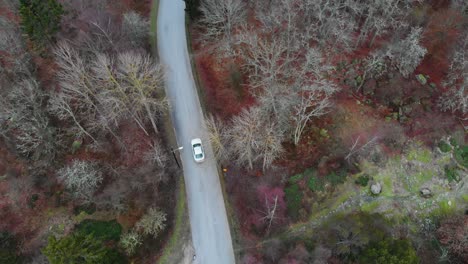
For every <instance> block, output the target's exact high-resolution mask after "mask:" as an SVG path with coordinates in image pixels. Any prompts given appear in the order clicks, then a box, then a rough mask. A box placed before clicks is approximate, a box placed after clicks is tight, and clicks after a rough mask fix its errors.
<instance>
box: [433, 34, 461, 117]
mask: <svg viewBox="0 0 468 264" xmlns="http://www.w3.org/2000/svg"><path fill="white" fill-rule="evenodd" d="M467 50H468V34H465V36H463V37H462V38H461V39H460V41H459V43H458V45H457V46H456V50H455V52H454V54H453V56H452V61H451V63H450V72H449V74H448V76H447V79H446V80H445V82H444V85H445V86H446V87H447V88H448V91H447V92H446V94H444V95H443V96H442V97H441V98H440V99H439V107H440V108H441V109H442V110H444V111H452V112H456V111H459V112H460V113H462V114H463V115H466V113H468V89H467V85H468V58H467V55H468V53H467Z"/></svg>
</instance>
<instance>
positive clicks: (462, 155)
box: [453, 145, 468, 168]
mask: <svg viewBox="0 0 468 264" xmlns="http://www.w3.org/2000/svg"><path fill="white" fill-rule="evenodd" d="M453 154H454V156H455V159H456V160H457V161H458V162H459V163H460V164H461V165H462V166H463V167H465V168H468V145H466V146H457V147H455V149H454V151H453Z"/></svg>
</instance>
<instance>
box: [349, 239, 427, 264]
mask: <svg viewBox="0 0 468 264" xmlns="http://www.w3.org/2000/svg"><path fill="white" fill-rule="evenodd" d="M358 263H361V264H371V263H386V264H417V263H419V259H418V256H417V255H416V251H415V250H414V248H413V246H412V245H411V243H410V242H409V241H408V240H404V239H398V240H390V239H385V240H382V241H380V242H377V243H371V244H370V245H369V246H368V247H367V248H366V249H364V250H363V252H361V254H360V255H359V257H358Z"/></svg>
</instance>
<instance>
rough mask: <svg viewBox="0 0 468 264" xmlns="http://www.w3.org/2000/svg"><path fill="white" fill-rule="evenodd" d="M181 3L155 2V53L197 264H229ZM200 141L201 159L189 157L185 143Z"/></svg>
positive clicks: (231, 254) (230, 250) (229, 249)
mask: <svg viewBox="0 0 468 264" xmlns="http://www.w3.org/2000/svg"><path fill="white" fill-rule="evenodd" d="M184 7H185V4H184V2H183V1H182V0H159V14H158V32H157V33H158V49H159V55H160V58H161V61H162V63H163V64H165V66H166V67H167V76H166V93H167V96H168V98H169V100H170V102H171V106H172V120H173V123H174V127H175V131H176V136H177V141H178V142H179V145H180V146H183V147H184V149H183V150H182V151H181V153H180V154H181V159H182V166H183V168H184V177H185V182H186V188H187V199H188V207H189V214H190V225H191V230H192V238H193V244H194V248H195V252H196V263H199V264H224V263H226V264H233V263H234V262H235V261H234V252H233V248H232V241H231V234H230V231H229V224H228V221H227V217H226V209H225V207H224V200H223V195H222V192H221V185H220V183H219V178H218V173H217V169H216V163H215V161H214V159H213V158H212V157H213V154H212V153H213V151H212V149H211V145H210V144H209V142H208V140H207V132H206V129H205V127H204V125H203V115H202V111H201V107H200V102H199V100H198V95H197V92H196V88H195V82H194V79H193V75H192V70H191V66H190V60H189V54H188V51H187V42H186V36H185V12H184ZM196 137H200V138H201V139H202V140H203V143H204V146H205V152H206V160H205V162H203V163H201V164H197V163H195V161H194V160H193V158H192V153H191V146H190V140H191V139H192V138H196Z"/></svg>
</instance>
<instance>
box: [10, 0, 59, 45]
mask: <svg viewBox="0 0 468 264" xmlns="http://www.w3.org/2000/svg"><path fill="white" fill-rule="evenodd" d="M19 13H20V16H21V28H22V29H23V31H24V33H26V34H27V35H28V36H29V39H30V40H31V41H32V42H34V44H35V45H37V48H41V47H43V46H45V43H46V42H50V41H52V40H53V37H54V35H55V33H56V32H57V31H58V30H59V29H60V20H61V19H62V15H63V13H64V11H63V7H62V5H61V4H60V3H58V2H57V1H56V0H20V8H19Z"/></svg>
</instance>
